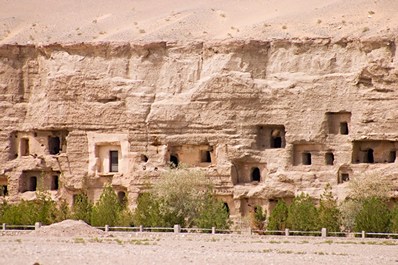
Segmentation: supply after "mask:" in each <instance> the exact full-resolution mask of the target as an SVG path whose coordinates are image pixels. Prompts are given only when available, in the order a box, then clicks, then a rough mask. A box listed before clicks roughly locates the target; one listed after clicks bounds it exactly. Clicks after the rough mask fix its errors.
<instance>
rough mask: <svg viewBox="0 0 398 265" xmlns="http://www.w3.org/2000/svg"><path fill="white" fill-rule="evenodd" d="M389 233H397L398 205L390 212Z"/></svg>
mask: <svg viewBox="0 0 398 265" xmlns="http://www.w3.org/2000/svg"><path fill="white" fill-rule="evenodd" d="M390 230H391V233H398V205H395V207H394V208H393V209H392V211H391V228H390Z"/></svg>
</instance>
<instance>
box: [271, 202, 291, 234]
mask: <svg viewBox="0 0 398 265" xmlns="http://www.w3.org/2000/svg"><path fill="white" fill-rule="evenodd" d="M287 216H288V208H287V205H286V203H285V201H284V200H278V202H277V204H276V206H275V208H274V210H273V211H272V212H271V215H270V217H269V220H268V225H267V229H268V230H278V231H282V230H285V228H286V221H287Z"/></svg>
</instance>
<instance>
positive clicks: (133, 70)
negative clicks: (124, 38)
mask: <svg viewBox="0 0 398 265" xmlns="http://www.w3.org/2000/svg"><path fill="white" fill-rule="evenodd" d="M396 44H397V39H393V38H385V39H383V38H380V37H379V38H375V39H362V40H359V39H340V40H337V41H336V40H331V39H329V38H314V39H309V38H306V39H289V40H286V39H274V40H269V41H254V40H251V41H229V42H215V41H214V42H191V43H185V44H176V43H168V42H152V43H143V44H134V43H127V42H120V43H119V42H103V43H101V42H99V43H74V44H49V45H44V46H40V45H12V44H7V45H2V46H1V47H0V89H1V95H0V108H1V113H2V115H1V117H0V150H1V152H0V162H1V163H0V184H1V185H3V186H4V187H5V186H6V187H7V192H8V197H7V198H8V199H9V200H11V201H15V200H19V199H22V198H24V199H31V198H33V197H34V194H35V192H34V191H35V190H36V189H38V188H39V187H41V188H43V189H45V190H50V192H51V194H52V196H53V197H54V198H55V199H58V198H65V199H67V200H68V201H69V202H72V200H73V195H74V194H76V193H78V192H79V191H80V190H82V189H86V190H88V193H89V196H90V198H91V199H92V200H96V199H97V198H98V197H99V195H100V193H101V189H102V186H103V184H104V183H112V185H113V187H114V189H115V191H117V192H118V195H119V196H120V197H121V198H122V197H123V196H128V198H129V203H130V205H131V206H134V204H135V201H136V198H137V196H138V194H139V193H140V192H141V191H142V189H143V188H144V187H145V183H147V182H148V181H152V180H155V179H156V178H157V177H158V176H159V174H160V172H162V171H164V170H166V169H167V168H168V167H169V163H170V161H171V162H173V163H185V164H188V165H190V166H195V167H199V168H201V169H202V170H203V171H205V172H206V175H207V176H208V177H209V178H211V179H212V181H213V182H214V183H215V185H216V187H217V193H218V195H219V197H220V198H222V199H223V200H224V201H225V202H226V203H227V204H228V206H229V208H230V211H231V215H232V216H241V215H242V216H245V215H247V214H248V212H249V211H250V209H252V207H254V206H255V205H257V204H260V205H263V206H264V207H265V208H267V209H268V210H271V209H272V207H273V205H274V204H275V201H276V199H278V198H286V199H289V198H292V197H294V196H295V195H296V194H299V193H301V192H307V193H309V194H310V195H311V196H313V197H314V198H318V197H319V195H320V194H321V193H322V191H323V188H324V186H325V185H326V184H327V183H330V184H331V185H332V187H333V190H334V192H335V193H336V195H337V196H338V198H339V199H340V200H342V199H344V198H345V196H346V192H347V184H348V183H349V180H351V179H353V178H360V177H361V176H363V174H369V173H371V174H373V173H374V174H375V177H377V176H383V175H385V176H388V177H389V179H390V180H391V182H392V183H393V184H394V185H395V187H396V188H397V190H396V191H395V192H394V193H392V194H391V197H392V198H397V197H398V180H397V179H398V167H397V163H398V162H396V150H397V147H398V133H397V130H396V126H397V120H398V117H397V116H398V111H396V107H397V106H398V90H397V87H396V86H397V85H396V84H397V81H398V65H397V62H398V55H397V54H396Z"/></svg>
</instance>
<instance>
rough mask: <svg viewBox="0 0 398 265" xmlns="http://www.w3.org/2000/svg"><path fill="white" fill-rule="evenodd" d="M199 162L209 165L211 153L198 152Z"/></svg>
mask: <svg viewBox="0 0 398 265" xmlns="http://www.w3.org/2000/svg"><path fill="white" fill-rule="evenodd" d="M200 162H202V163H211V153H210V151H200Z"/></svg>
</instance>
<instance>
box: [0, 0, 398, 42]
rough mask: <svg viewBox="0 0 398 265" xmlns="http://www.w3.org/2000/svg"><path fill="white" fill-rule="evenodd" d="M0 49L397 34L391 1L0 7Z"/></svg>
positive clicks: (397, 7) (23, 1)
mask: <svg viewBox="0 0 398 265" xmlns="http://www.w3.org/2000/svg"><path fill="white" fill-rule="evenodd" d="M0 7H1V8H0V44H5V43H8V44H9V43H19V44H26V43H54V42H62V43H64V42H92V41H95V42H97V41H134V42H137V41H145V42H148V41H149V42H151V41H154V40H156V41H158V40H166V41H198V40H227V39H270V38H296V37H311V38H312V37H335V38H338V39H340V38H358V37H359V38H368V37H371V36H394V34H395V35H396V33H397V25H398V23H397V21H398V19H397V17H396V13H397V11H398V2H397V1H393V0H380V1H368V0H355V1H344V0H328V1H324V0H307V1H295V0H286V1H278V0H262V1H260V0H246V1H242V0H219V1H210V0H204V1H185V0H168V1H155V0H147V1H142V0H136V1H128V0H119V1H117V3H114V2H113V1H94V0H87V1H77V0H71V1H67V2H64V1H50V0H44V1H38V0H34V1H30V0H20V1H7V0H0Z"/></svg>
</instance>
